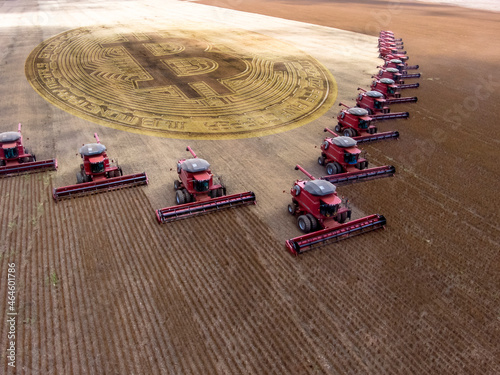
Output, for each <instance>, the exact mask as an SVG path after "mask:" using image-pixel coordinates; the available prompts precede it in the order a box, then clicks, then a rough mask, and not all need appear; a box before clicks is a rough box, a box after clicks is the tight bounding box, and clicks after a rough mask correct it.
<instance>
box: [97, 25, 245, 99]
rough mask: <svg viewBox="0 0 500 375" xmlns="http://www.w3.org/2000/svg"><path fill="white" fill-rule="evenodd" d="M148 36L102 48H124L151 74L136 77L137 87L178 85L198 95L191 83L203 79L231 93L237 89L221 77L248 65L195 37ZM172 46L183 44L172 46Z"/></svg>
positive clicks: (129, 37)
mask: <svg viewBox="0 0 500 375" xmlns="http://www.w3.org/2000/svg"><path fill="white" fill-rule="evenodd" d="M142 35H144V34H142ZM147 37H149V41H144V40H143V38H137V37H136V36H135V35H124V38H125V39H126V40H127V41H125V42H118V43H105V44H103V45H102V47H103V48H116V47H118V48H124V49H125V50H126V51H127V53H128V54H130V56H132V58H133V59H134V60H135V61H137V63H138V64H139V65H140V66H141V67H142V68H143V69H144V70H145V71H146V72H147V73H148V74H149V75H150V76H151V79H148V80H134V85H135V86H136V88H138V89H158V88H161V87H168V86H176V87H177V88H178V89H179V90H180V91H181V92H182V93H183V94H184V95H185V96H186V97H187V98H189V99H196V98H200V97H202V95H201V94H200V93H199V92H198V91H196V90H195V89H194V88H193V86H192V85H193V84H199V83H200V82H204V83H205V84H206V85H208V86H209V87H210V88H211V89H212V90H213V91H214V92H215V93H216V94H217V95H230V94H234V91H232V90H231V89H229V88H228V87H227V86H225V85H224V84H223V83H221V81H220V80H222V79H224V78H230V77H233V76H235V75H237V74H240V73H242V72H244V71H245V69H246V67H247V66H246V64H245V62H244V61H242V60H241V59H239V58H237V57H234V56H231V55H229V54H226V53H221V52H214V51H207V47H208V45H207V44H205V43H202V42H199V41H196V40H192V39H173V38H165V37H162V36H160V35H152V34H148V35H147ZM172 46H182V48H171V47H172ZM169 47H170V48H169ZM162 51H164V54H162V53H161V52H162Z"/></svg>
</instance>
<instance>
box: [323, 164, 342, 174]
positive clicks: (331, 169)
mask: <svg viewBox="0 0 500 375" xmlns="http://www.w3.org/2000/svg"><path fill="white" fill-rule="evenodd" d="M339 172H340V171H339V168H338V164H337V163H328V164H327V165H326V174H328V175H332V174H337V173H339Z"/></svg>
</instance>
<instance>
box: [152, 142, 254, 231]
mask: <svg viewBox="0 0 500 375" xmlns="http://www.w3.org/2000/svg"><path fill="white" fill-rule="evenodd" d="M186 151H189V152H190V153H191V155H193V158H192V159H181V160H179V161H178V163H177V174H178V175H179V180H175V181H174V189H175V200H176V202H177V206H172V207H167V208H162V209H159V210H156V218H157V219H158V222H160V223H167V222H171V221H174V220H180V219H185V218H187V217H191V216H195V215H201V214H205V213H209V212H211V211H218V210H221V209H225V208H231V207H235V206H244V205H249V204H255V194H254V193H253V192H251V191H247V192H245V193H239V194H232V195H226V186H225V185H224V184H223V183H222V182H221V181H220V178H218V180H219V181H218V183H215V182H214V175H213V174H212V172H211V170H210V164H209V163H208V162H207V161H206V160H204V159H200V158H198V157H197V156H196V154H195V153H194V151H193V150H192V149H191V148H190V147H187V149H186Z"/></svg>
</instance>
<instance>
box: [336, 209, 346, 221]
mask: <svg viewBox="0 0 500 375" xmlns="http://www.w3.org/2000/svg"><path fill="white" fill-rule="evenodd" d="M346 219H347V212H342V213H340V214H338V215H337V221H338V222H339V223H340V224H342V223H345V221H346Z"/></svg>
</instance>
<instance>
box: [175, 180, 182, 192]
mask: <svg viewBox="0 0 500 375" xmlns="http://www.w3.org/2000/svg"><path fill="white" fill-rule="evenodd" d="M180 188H181V182H180V181H179V180H175V181H174V190H179V189H180Z"/></svg>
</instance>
